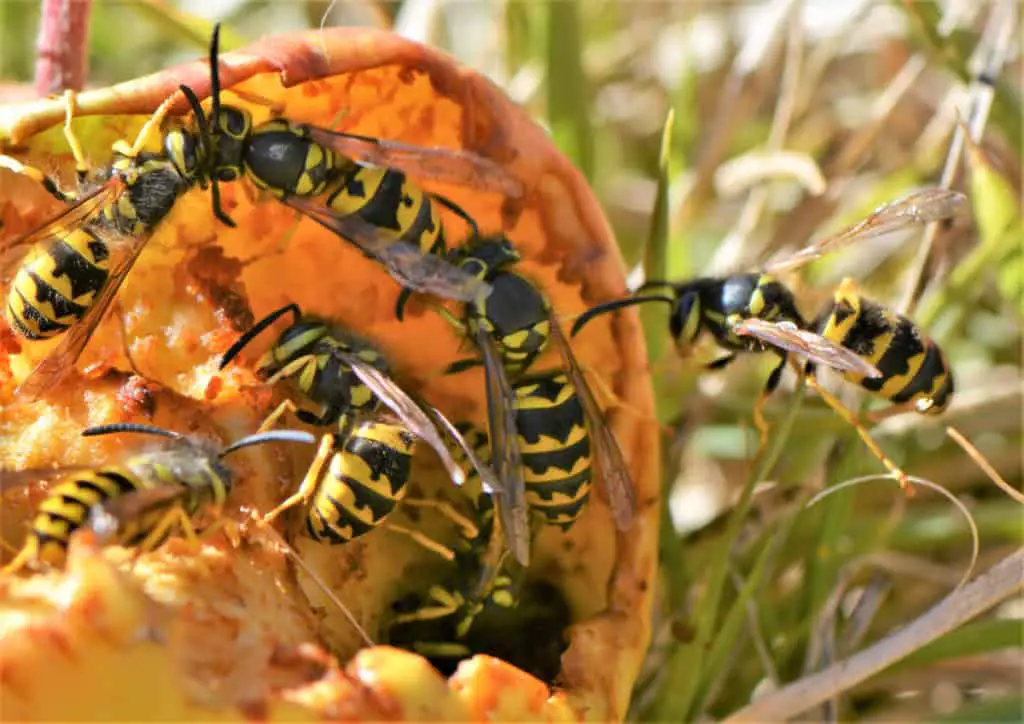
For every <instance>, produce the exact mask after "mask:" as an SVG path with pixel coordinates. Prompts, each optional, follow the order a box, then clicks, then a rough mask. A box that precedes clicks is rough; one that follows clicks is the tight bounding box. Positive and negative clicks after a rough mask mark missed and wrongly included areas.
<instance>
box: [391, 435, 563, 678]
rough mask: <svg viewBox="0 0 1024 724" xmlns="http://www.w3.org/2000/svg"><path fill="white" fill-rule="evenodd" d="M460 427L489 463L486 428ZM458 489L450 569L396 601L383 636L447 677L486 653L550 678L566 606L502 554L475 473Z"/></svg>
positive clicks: (494, 523) (489, 505) (491, 513)
mask: <svg viewBox="0 0 1024 724" xmlns="http://www.w3.org/2000/svg"><path fill="white" fill-rule="evenodd" d="M458 428H459V430H460V431H461V432H462V433H463V435H464V436H465V438H466V440H467V442H469V443H470V444H471V445H472V447H473V449H474V450H476V451H477V453H478V455H479V457H480V458H481V459H483V460H487V458H488V456H489V447H490V443H489V441H488V440H487V435H486V433H484V432H483V431H482V430H479V429H476V428H474V427H472V426H470V425H467V424H464V423H460V424H459V426H458ZM462 461H463V464H465V458H464V456H463V458H462ZM471 470H472V469H471V468H470V471H471ZM460 493H461V494H462V495H460V496H459V497H462V498H464V499H465V501H464V502H465V503H466V505H467V506H468V508H469V511H470V512H469V513H468V516H466V518H467V519H466V520H464V521H463V522H462V523H461V525H460V531H461V536H460V537H459V538H458V539H457V541H456V542H455V544H454V545H453V546H452V549H453V550H454V552H455V558H454V561H453V563H452V566H451V570H450V571H448V572H447V573H446V574H445V576H444V578H443V579H442V580H441V581H440V582H439V583H436V584H433V585H431V586H429V587H428V588H427V589H426V590H425V591H416V592H413V593H410V594H408V595H406V596H403V597H402V598H401V599H399V600H397V601H395V602H394V604H393V605H392V610H393V615H392V617H391V619H390V621H389V622H388V627H387V635H386V637H385V641H386V643H388V644H390V645H393V646H399V647H402V648H406V649H409V650H412V651H415V652H416V653H419V654H421V655H422V656H425V657H427V658H428V659H430V660H431V661H432V662H433V663H434V665H435V666H436V667H437V668H438V669H439V670H440V671H441V672H442V673H444V674H450V673H452V672H453V671H454V669H455V667H456V666H457V664H458V662H459V661H460V660H461V659H464V658H467V657H469V656H471V655H473V654H476V653H487V654H491V655H493V656H499V657H501V658H502V659H504V660H506V661H509V662H510V663H512V664H513V665H515V666H517V667H519V668H521V669H523V670H524V671H529V672H530V673H532V674H534V675H535V676H538V677H540V678H542V679H543V680H545V681H551V680H552V679H553V678H554V677H555V675H556V674H557V672H558V670H559V668H560V665H559V657H560V656H561V654H562V652H563V651H564V650H565V642H564V637H563V635H562V634H563V632H564V630H565V629H566V628H567V627H568V625H569V623H570V613H569V610H568V606H567V605H566V604H565V601H564V599H563V598H562V596H561V595H560V594H559V593H558V592H557V591H555V590H554V589H553V587H552V586H550V585H549V584H546V583H538V582H535V581H529V580H525V577H524V573H525V571H524V570H523V568H522V567H521V566H519V565H518V563H517V562H516V561H514V560H512V559H510V558H509V557H508V556H507V555H506V553H507V549H506V547H505V545H504V542H503V536H502V534H501V531H500V525H499V524H498V521H497V519H496V515H495V506H494V500H493V498H492V497H491V496H489V495H486V494H485V493H484V491H483V490H482V489H481V486H480V481H479V478H478V477H475V476H474V475H473V474H472V472H470V473H469V479H468V480H467V482H466V485H465V486H463V487H462V488H461V490H460ZM462 507H466V506H461V507H460V508H459V509H460V510H461V509H462Z"/></svg>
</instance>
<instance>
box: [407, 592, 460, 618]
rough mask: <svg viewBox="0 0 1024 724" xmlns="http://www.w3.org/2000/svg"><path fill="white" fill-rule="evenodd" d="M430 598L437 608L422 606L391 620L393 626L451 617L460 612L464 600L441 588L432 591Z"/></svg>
mask: <svg viewBox="0 0 1024 724" xmlns="http://www.w3.org/2000/svg"><path fill="white" fill-rule="evenodd" d="M430 596H431V598H433V599H434V601H436V602H437V605H436V606H421V607H420V608H417V609H416V610H415V611H411V612H410V613H402V614H399V615H397V616H395V617H394V618H393V619H391V623H392V624H402V623H411V622H412V621H432V620H434V619H438V618H444V617H445V616H450V615H452V614H453V613H455V612H456V611H458V610H459V606H461V605H462V599H461V598H460V597H458V596H456V595H455V594H453V593H452V592H451V591H448V590H446V589H444V588H442V587H440V586H433V587H432V588H431V589H430Z"/></svg>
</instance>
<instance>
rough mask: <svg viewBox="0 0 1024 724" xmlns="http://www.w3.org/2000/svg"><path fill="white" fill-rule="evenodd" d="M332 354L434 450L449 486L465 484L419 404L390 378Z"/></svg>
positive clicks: (349, 357)
mask: <svg viewBox="0 0 1024 724" xmlns="http://www.w3.org/2000/svg"><path fill="white" fill-rule="evenodd" d="M333 354H335V355H337V356H338V358H339V359H340V360H341V361H342V362H344V363H345V364H346V365H348V366H349V367H350V368H351V369H352V372H354V373H355V375H356V376H357V377H358V378H359V379H360V380H361V381H362V382H363V384H365V385H366V386H367V387H369V388H370V391H372V392H373V394H374V395H376V396H377V397H378V399H380V401H381V402H383V403H384V404H385V405H387V406H388V407H389V408H390V409H391V411H392V412H394V413H395V415H397V416H398V418H399V419H400V420H401V421H402V422H403V423H404V424H405V425H406V426H407V427H408V428H409V431H410V432H412V433H413V434H414V435H416V437H418V438H420V439H421V440H423V441H424V442H425V443H427V444H428V445H430V447H432V448H433V449H434V452H436V453H437V456H438V457H439V458H440V459H441V462H442V463H443V464H444V467H445V469H446V470H447V471H448V476H449V477H450V478H451V479H452V482H454V483H455V484H456V485H462V484H463V483H464V482H465V481H466V473H465V472H464V471H463V470H462V468H461V467H460V466H459V464H458V463H457V462H456V461H455V458H453V457H452V453H451V450H449V449H448V446H447V445H445V443H444V439H443V438H442V437H441V435H440V433H439V432H438V430H437V427H435V426H434V423H433V421H432V420H431V417H430V415H428V414H427V413H426V412H425V411H424V410H423V408H422V407H420V405H419V403H417V402H416V401H415V400H414V399H412V398H411V397H410V396H409V395H408V393H407V392H406V391H405V390H403V389H402V388H401V387H399V386H398V385H397V384H396V383H395V382H394V381H393V380H392V379H391V378H390V377H388V376H387V375H385V374H384V373H383V372H381V371H380V370H378V369H377V368H376V367H373V366H372V365H370V364H368V363H366V362H365V361H363V360H361V359H360V358H359V357H357V356H356V355H354V354H351V353H349V352H346V351H344V350H341V349H338V348H335V349H334V350H333Z"/></svg>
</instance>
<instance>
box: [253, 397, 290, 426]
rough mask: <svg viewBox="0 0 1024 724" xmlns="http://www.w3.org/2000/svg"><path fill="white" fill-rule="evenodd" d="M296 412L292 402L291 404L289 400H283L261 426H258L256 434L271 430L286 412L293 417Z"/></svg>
mask: <svg viewBox="0 0 1024 724" xmlns="http://www.w3.org/2000/svg"><path fill="white" fill-rule="evenodd" d="M297 411H298V408H297V407H296V406H295V403H294V402H292V401H291V400H285V401H284V402H282V403H281V404H280V405H278V406H277V407H275V408H274V411H273V412H271V413H270V414H269V415H267V417H266V419H265V420H264V421H263V424H261V425H260V428H259V430H257V431H256V432H266V431H267V430H271V429H273V427H274V425H276V424H277V421H278V420H279V419H281V416H282V415H284V414H285V413H287V412H290V413H292V414H293V415H294V414H295V413H296V412H297Z"/></svg>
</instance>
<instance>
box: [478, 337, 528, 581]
mask: <svg viewBox="0 0 1024 724" xmlns="http://www.w3.org/2000/svg"><path fill="white" fill-rule="evenodd" d="M475 341H476V344H477V347H478V348H479V349H480V352H481V354H482V356H483V363H484V378H485V380H486V387H487V420H488V429H487V432H488V434H489V436H490V440H491V462H492V464H493V465H494V467H495V472H497V474H498V478H499V479H500V480H501V483H502V492H501V493H500V494H497V495H495V496H494V498H495V504H496V505H497V506H498V513H499V515H498V519H499V520H500V521H501V526H502V528H503V529H504V530H505V540H506V542H507V543H508V547H509V549H510V550H511V551H512V555H513V556H515V558H516V560H517V561H519V563H520V564H522V565H523V566H528V565H529V564H530V509H529V507H528V506H527V504H526V480H525V479H524V477H523V457H522V452H521V451H520V450H519V439H518V437H517V433H516V409H515V404H516V398H515V392H514V391H513V390H512V385H511V384H509V381H508V377H507V376H506V375H505V368H504V367H502V366H501V353H500V352H499V350H498V348H497V343H496V342H495V341H494V338H493V337H491V335H490V334H489V333H488V332H486V331H485V330H482V329H481V330H478V331H477V333H476V340H475Z"/></svg>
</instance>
